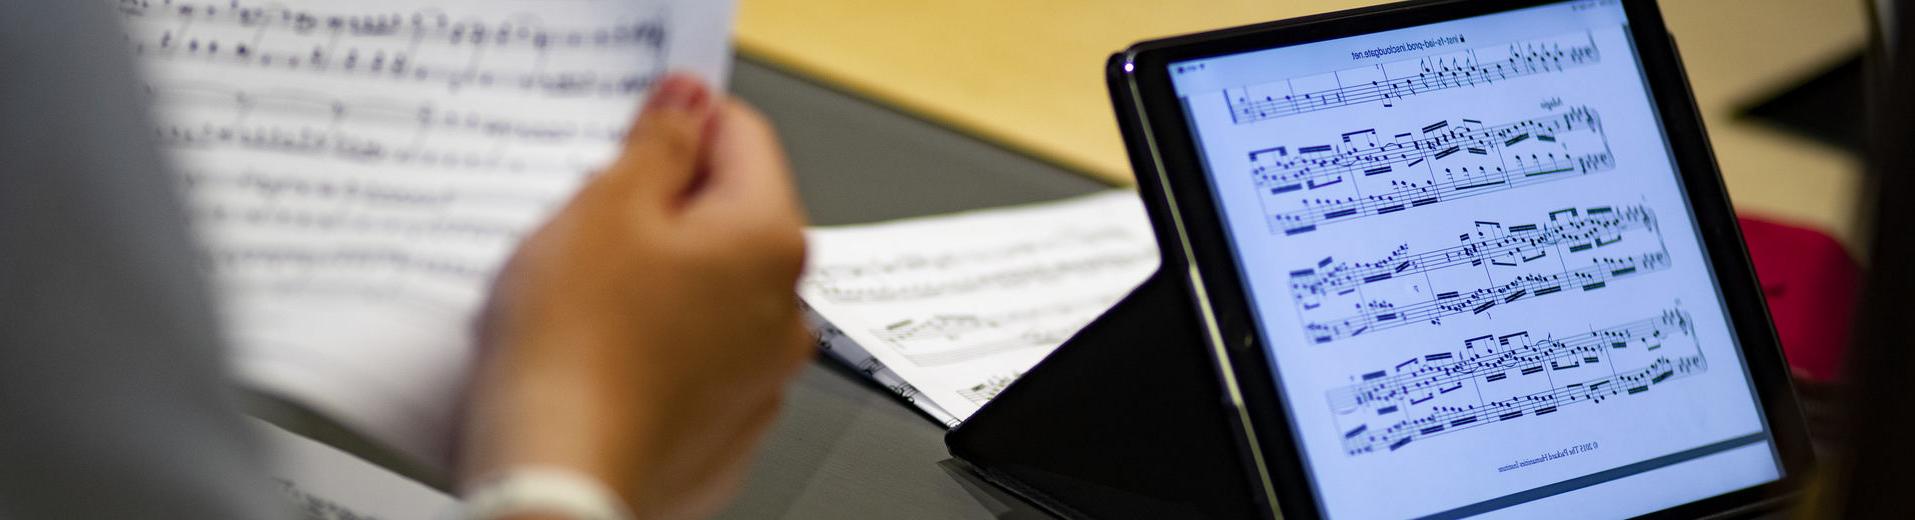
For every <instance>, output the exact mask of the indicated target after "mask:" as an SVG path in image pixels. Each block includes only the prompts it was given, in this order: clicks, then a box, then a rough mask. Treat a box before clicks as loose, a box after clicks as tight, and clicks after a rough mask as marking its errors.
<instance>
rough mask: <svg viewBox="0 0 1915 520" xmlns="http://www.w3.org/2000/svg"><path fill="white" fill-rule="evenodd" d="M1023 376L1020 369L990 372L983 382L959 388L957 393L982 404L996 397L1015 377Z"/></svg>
mask: <svg viewBox="0 0 1915 520" xmlns="http://www.w3.org/2000/svg"><path fill="white" fill-rule="evenodd" d="M1023 376H1024V371H1022V370H1015V371H1012V372H1011V373H1008V374H992V375H991V376H990V377H987V378H985V379H984V382H981V383H978V384H975V385H971V386H969V387H966V388H962V389H959V390H958V395H961V396H964V398H965V399H970V400H971V402H973V403H977V404H978V405H979V406H983V405H984V403H988V402H990V401H991V400H992V399H996V398H997V394H998V393H1001V392H1003V391H1004V389H1005V388H1009V387H1010V386H1011V383H1012V382H1014V381H1017V378H1019V377H1023Z"/></svg>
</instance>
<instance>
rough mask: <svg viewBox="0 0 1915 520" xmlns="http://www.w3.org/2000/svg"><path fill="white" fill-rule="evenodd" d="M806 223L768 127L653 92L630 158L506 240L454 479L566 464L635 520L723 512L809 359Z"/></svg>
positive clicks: (716, 100) (745, 111)
mask: <svg viewBox="0 0 1915 520" xmlns="http://www.w3.org/2000/svg"><path fill="white" fill-rule="evenodd" d="M802 215H803V213H802V211H801V210H800V208H799V205H798V202H797V199H796V196H795V194H794V190H793V188H792V184H791V178H790V173H789V171H788V168H787V166H786V165H785V159H784V156H783V153H782V151H781V149H780V147H779V145H778V142H777V138H776V136H775V135H774V133H773V131H772V129H771V127H770V126H769V125H768V124H767V123H766V122H765V120H764V119H763V117H761V116H759V115H758V114H757V113H756V112H753V111H752V110H750V109H749V108H746V107H744V106H743V105H741V104H739V103H738V102H735V101H732V100H730V99H727V98H725V97H724V96H723V95H722V94H714V93H712V92H711V91H710V90H709V89H708V88H706V87H705V86H704V85H702V84H701V83H699V82H698V81H697V80H694V79H691V78H689V77H686V76H680V75H674V76H671V77H668V78H667V79H665V80H664V81H662V82H661V83H660V84H659V85H658V87H657V89H656V90H655V94H653V96H652V97H651V99H650V100H649V101H647V102H646V105H645V108H644V109H643V111H642V115H641V116H640V117H639V120H638V122H637V123H636V124H635V126H633V128H632V130H631V133H630V137H629V138H628V139H627V142H626V150H625V153H624V155H623V157H621V158H620V159H619V160H618V161H617V162H616V163H615V164H614V165H613V166H611V167H610V168H609V169H607V170H606V171H604V172H601V173H600V174H599V175H598V176H596V177H595V178H594V179H593V180H592V181H590V183H589V184H588V185H587V186H585V187H584V188H583V189H582V190H581V191H580V192H579V193H578V195H577V196H576V198H574V199H573V201H572V202H571V204H570V205H569V206H567V207H566V208H564V209H563V210H561V211H560V212H559V213H558V215H557V216H556V217H554V218H553V220H552V221H551V222H549V223H548V224H546V225H545V227H544V228H543V229H541V230H539V231H538V232H537V233H536V234H534V235H533V236H532V237H530V238H529V239H528V240H526V241H525V243H524V244H523V245H521V246H520V249H519V251H518V252H517V254H516V255H515V256H514V257H513V259H512V260H511V262H510V263H509V264H508V265H507V266H506V268H505V269H504V271H503V273H502V274H501V277H500V280H499V282H498V284H497V285H496V286H495V287H494V289H493V293H492V299H491V303H490V305H489V306H488V310H487V312H486V315H485V317H484V318H483V320H484V321H483V322H482V323H481V324H480V336H481V338H480V342H481V347H482V351H483V352H484V357H483V358H482V359H481V362H480V366H479V368H478V372H477V374H476V375H475V378H474V387H473V389H472V392H471V398H472V401H471V409H470V415H469V418H468V426H469V428H468V429H467V433H468V436H467V437H466V442H465V445H464V447H463V451H464V453H463V459H464V463H465V464H464V466H465V467H464V468H463V469H464V471H463V472H462V473H463V474H464V476H465V477H466V478H467V479H468V480H467V482H469V483H470V482H473V479H484V478H486V477H487V476H489V475H492V474H495V473H496V472H499V471H503V470H509V469H511V468H514V467H527V466H542V467H554V466H556V467H561V468H567V469H572V470H577V471H579V472H582V473H584V474H587V475H590V476H594V477H597V478H599V479H601V480H602V481H603V482H605V483H606V484H607V485H608V486H609V487H611V488H612V489H613V490H614V491H616V492H618V493H619V494H620V495H621V497H622V498H623V499H625V501H626V502H627V505H629V506H630V507H631V508H632V510H633V511H635V512H636V513H637V514H638V516H639V517H640V518H682V517H687V516H702V515H706V514H709V513H711V512H713V511H714V509H715V508H716V507H718V506H719V505H722V504H723V502H724V501H725V500H727V499H728V498H729V496H730V494H731V493H732V491H733V490H734V488H735V487H736V485H737V481H738V477H739V475H740V473H742V469H743V466H744V465H745V462H746V461H748V460H749V458H750V457H749V455H750V454H751V452H752V451H753V450H752V447H753V446H754V445H755V444H756V443H757V441H758V439H759V437H760V436H761V434H762V433H763V432H764V430H765V429H766V427H767V426H768V425H769V424H770V422H771V421H772V419H773V418H774V416H775V415H776V412H777V410H778V407H779V403H780V399H781V397H782V393H783V388H784V385H785V383H786V381H787V380H789V379H790V378H791V377H792V376H793V375H795V374H796V372H797V370H798V369H799V368H800V367H802V366H803V364H804V362H805V361H806V360H808V359H810V357H811V353H812V349H811V343H810V341H809V334H808V333H807V332H806V330H805V327H804V325H803V323H802V321H801V319H800V318H799V314H798V304H797V299H796V296H795V292H794V287H795V286H796V284H797V280H798V275H799V272H800V271H801V270H802V268H803V265H802V264H803V262H804V235H803V223H804V219H803V216H802Z"/></svg>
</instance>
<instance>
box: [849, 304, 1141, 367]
mask: <svg viewBox="0 0 1915 520" xmlns="http://www.w3.org/2000/svg"><path fill="white" fill-rule="evenodd" d="M1123 296H1124V293H1123V292H1122V291H1113V292H1106V293H1100V294H1094V295H1089V296H1084V297H1078V298H1074V299H1069V300H1059V301H1055V302H1047V303H1044V304H1040V305H1036V306H1031V307H1024V308H1015V309H1011V310H1005V311H997V310H993V311H992V312H976V313H954V312H953V313H940V314H934V315H931V316H928V317H917V318H906V319H901V320H898V321H894V322H891V323H888V324H885V325H884V326H882V327H872V328H871V330H870V333H871V335H872V337H875V338H878V339H879V340H880V341H883V342H885V343H887V344H889V345H890V346H891V347H892V348H893V349H895V350H896V351H898V352H899V353H902V354H903V355H904V357H905V358H906V359H909V360H911V361H912V362H914V363H916V364H918V365H920V366H941V365H948V364H953V363H961V362H965V361H969V360H973V359H978V358H981V357H986V356H990V355H993V354H998V353H1002V352H1007V351H1012V350H1018V349H1027V348H1036V347H1050V346H1055V345H1059V344H1062V343H1064V340H1066V339H1070V336H1071V334H1075V333H1076V332H1077V331H1078V329H1081V328H1083V326H1084V324H1085V323H1089V322H1090V320H1093V319H1096V318H1097V316H1098V315H1099V314H1102V313H1103V312H1104V310H1105V309H1108V308H1110V302H1113V301H1117V300H1118V299H1120V298H1123Z"/></svg>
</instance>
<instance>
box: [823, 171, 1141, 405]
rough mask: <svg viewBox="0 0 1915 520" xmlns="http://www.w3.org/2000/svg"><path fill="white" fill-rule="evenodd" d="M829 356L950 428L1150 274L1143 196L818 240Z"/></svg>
mask: <svg viewBox="0 0 1915 520" xmlns="http://www.w3.org/2000/svg"><path fill="white" fill-rule="evenodd" d="M810 239H811V251H812V257H811V261H810V267H809V268H808V269H809V270H808V272H807V273H806V276H805V278H804V280H803V281H802V282H800V284H799V295H800V296H802V297H803V298H804V301H805V303H806V304H807V305H809V306H810V307H811V309H812V311H813V316H812V317H813V321H814V323H817V324H820V325H824V326H822V327H821V328H820V335H821V344H823V346H824V348H825V349H826V351H827V352H829V353H830V354H832V355H833V356H836V357H838V358H839V359H841V360H844V361H846V362H847V363H849V364H850V365H852V366H854V367H857V368H858V369H860V370H862V371H864V372H865V373H866V374H868V375H870V376H871V377H873V378H874V379H876V380H877V381H878V382H879V383H880V384H882V385H884V386H886V387H888V388H890V389H891V390H892V391H894V392H897V393H899V394H900V395H902V396H903V397H905V398H906V399H909V400H911V401H912V402H913V403H914V404H917V405H918V406H919V407H920V408H922V409H924V410H925V412H926V413H928V414H930V415H931V416H932V417H934V418H937V419H938V420H940V421H943V422H944V423H945V424H946V425H947V426H951V425H956V424H957V423H958V422H960V421H963V420H964V419H965V418H968V417H970V415H971V414H972V413H973V412H976V411H977V409H978V407H980V406H982V405H983V404H984V403H986V402H988V401H990V399H991V398H992V397H994V396H996V395H997V392H998V391H1001V390H1003V389H1004V387H1005V386H1007V385H1009V384H1010V383H1011V381H1014V380H1015V379H1016V378H1017V377H1018V376H1020V375H1022V374H1023V373H1024V371H1025V370H1028V369H1030V367H1031V366H1032V365H1034V364H1036V363H1037V361H1038V360H1040V359H1043V357H1044V356H1045V355H1048V354H1049V353H1050V352H1051V351H1052V350H1054V349H1056V348H1057V346H1058V345H1060V344H1062V343H1063V342H1064V340H1065V339H1067V338H1069V337H1070V336H1071V334H1074V333H1076V332H1077V330H1078V329H1081V328H1083V326H1084V325H1085V324H1088V323H1090V321H1091V320H1092V319H1094V318H1096V317H1097V316H1098V315H1100V314H1103V312H1104V311H1105V310H1107V309H1109V308H1110V306H1111V305H1113V304H1115V303H1116V302H1117V300H1119V299H1121V298H1123V296H1124V295H1125V294H1128V293H1129V292H1130V290H1131V289H1134V288H1136V286H1137V284H1139V283H1141V282H1143V280H1144V278H1146V277H1148V276H1149V275H1150V273H1151V272H1153V271H1155V270H1156V268H1157V248H1156V242H1155V241H1154V240H1153V239H1152V237H1151V230H1150V222H1149V220H1148V219H1147V218H1146V217H1145V216H1144V210H1143V207H1142V205H1141V204H1140V203H1139V202H1138V200H1137V194H1136V193H1133V192H1129V191H1115V192H1110V193H1103V194H1097V195H1091V196H1086V197H1081V198H1076V199H1069V200H1065V201H1060V202H1053V203H1046V204H1036V205H1030V206H1021V207H1011V208H1003V209H991V210H982V211H974V212H968V213H958V214H953V215H944V216H938V217H930V218H921V219H911V220H903V221H897V222H888V223H880V224H868V225H858V226H844V227H837V228H820V229H814V230H812V231H811V234H810Z"/></svg>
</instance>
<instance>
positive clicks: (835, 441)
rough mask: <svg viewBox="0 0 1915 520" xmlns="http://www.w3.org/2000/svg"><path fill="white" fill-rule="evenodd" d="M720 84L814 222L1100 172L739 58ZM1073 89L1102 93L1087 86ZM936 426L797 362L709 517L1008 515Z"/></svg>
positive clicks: (1060, 182)
mask: <svg viewBox="0 0 1915 520" xmlns="http://www.w3.org/2000/svg"><path fill="white" fill-rule="evenodd" d="M733 74H734V75H733V76H732V90H733V91H734V92H735V93H737V95H738V96H740V97H743V98H744V99H746V100H749V101H750V102H751V103H753V104H755V105H757V106H758V108H759V109H760V110H763V111H764V112H765V113H766V114H767V115H768V116H770V117H771V119H772V120H773V122H774V123H776V124H777V126H778V130H779V134H780V135H782V136H783V137H784V139H785V147H786V148H787V150H788V151H789V152H790V154H791V162H792V166H793V168H794V169H795V170H796V172H797V176H798V187H799V191H800V192H801V193H802V195H803V196H804V200H805V204H806V205H807V206H808V208H809V210H810V214H811V218H812V221H813V223H814V224H820V225H829V224H849V223H858V222H871V221H877V220H885V219H893V218H899V217H908V216H915V215H928V214H936V213H945V212H951V211H958V210H964V209H972V208H979V207H987V206H998V205H1005V204H1016V203H1022V202H1033V201H1039V200H1046V199H1054V198H1059V197H1065V196H1069V195H1076V194H1082V193H1089V192H1092V191H1096V190H1098V189H1103V188H1106V186H1104V185H1102V184H1099V183H1097V182H1095V181H1092V180H1090V179H1089V178H1086V177H1081V176H1077V175H1074V174H1071V173H1069V172H1066V171H1063V170H1060V169H1058V168H1056V167H1054V166H1051V165H1047V164H1044V163H1041V162H1038V161H1036V160H1033V159H1031V158H1029V157H1026V156H1022V155H1018V154H1016V153H1012V152H1009V151H1006V150H1004V149H1001V148H997V147H995V146H992V145H989V144H986V143H984V142H982V141H978V140H976V139H974V138H971V137H968V136H965V135H963V134H959V133H956V132H953V131H951V130H947V129H945V128H942V127H939V126H936V125H934V124H931V123H928V122H926V121H923V120H920V119H915V118H912V117H910V116H906V115H903V114H900V113H897V112H894V111H891V110H888V109H885V108H883V107H880V106H876V105H873V104H871V103H870V102H867V101H863V100H860V99H858V98H855V97H852V96H849V95H846V94H844V93H841V92H837V91H834V90H830V89H828V88H825V87H822V86H819V85H817V84H814V83H811V82H808V81H807V80H804V79H801V78H798V77H795V76H792V75H789V74H786V73H783V72H779V71H776V70H773V69H770V68H768V67H766V66H764V65H761V64H757V63H753V62H751V61H740V62H739V63H738V65H737V67H736V68H735V69H734V72H733ZM1086 95H1102V93H1101V92H1090V93H1086ZM943 435H944V429H943V428H941V427H939V426H938V425H936V424H934V423H932V422H931V421H930V420H929V419H926V418H925V417H924V416H922V415H919V414H918V413H917V412H915V411H914V410H912V409H911V408H909V407H908V406H906V405H905V404H903V403H900V402H898V401H897V400H895V399H893V398H891V397H890V396H889V395H887V394H885V393H883V392H882V391H881V390H880V389H878V388H877V387H875V386H872V385H870V384H868V383H866V382H865V380H864V379H862V378H861V377H860V376H859V375H857V374H854V373H851V372H848V371H846V370H843V369H840V368H839V367H837V366H835V365H834V364H832V363H831V362H830V361H827V360H820V361H818V362H816V363H813V364H812V366H811V367H810V368H808V369H807V370H805V372H804V373H803V374H802V375H800V376H799V378H798V381H797V382H796V383H795V384H794V385H793V387H792V389H791V392H790V394H789V397H788V398H787V401H786V403H785V411H784V414H783V417H781V418H780V419H779V421H778V425H777V427H776V429H775V430H774V431H773V432H772V433H771V435H770V436H769V438H768V439H767V440H766V442H765V444H764V446H763V448H762V451H761V452H760V453H759V457H758V462H757V463H756V466H755V467H754V468H753V469H752V473H751V476H750V477H749V479H748V480H747V481H746V483H745V487H744V491H743V493H742V494H741V496H740V497H739V499H738V501H737V502H736V503H735V504H734V505H733V506H732V508H731V509H730V510H729V511H728V512H727V513H725V514H724V515H721V518H913V519H937V518H988V517H993V516H1021V515H1022V514H1025V511H1024V510H1023V508H1021V507H1015V506H1008V507H1007V506H1006V505H1005V504H1002V503H997V502H995V501H994V500H992V498H991V497H989V496H987V495H986V494H984V493H982V490H979V489H977V488H975V487H974V484H972V483H970V482H968V481H965V480H963V479H960V478H957V477H954V476H953V475H952V474H951V473H948V472H947V471H946V470H945V469H943V468H942V467H940V466H939V465H938V462H939V461H942V460H945V459H948V458H950V455H949V454H947V453H946V452H945V450H944V441H943Z"/></svg>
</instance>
